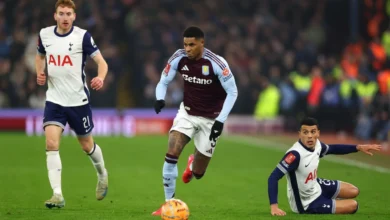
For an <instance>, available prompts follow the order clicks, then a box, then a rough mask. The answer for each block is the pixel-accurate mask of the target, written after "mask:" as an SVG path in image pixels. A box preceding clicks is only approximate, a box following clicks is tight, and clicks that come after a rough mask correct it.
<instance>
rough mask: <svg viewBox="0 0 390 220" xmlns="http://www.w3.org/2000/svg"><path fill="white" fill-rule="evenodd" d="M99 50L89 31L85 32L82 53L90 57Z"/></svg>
mask: <svg viewBox="0 0 390 220" xmlns="http://www.w3.org/2000/svg"><path fill="white" fill-rule="evenodd" d="M98 52H99V48H98V47H97V45H96V43H95V41H94V40H93V38H92V36H91V34H90V33H89V32H85V34H84V38H83V53H84V54H87V55H88V56H90V57H94V56H95V55H96V54H97V53H98Z"/></svg>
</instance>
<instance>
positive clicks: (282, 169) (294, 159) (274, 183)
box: [268, 151, 300, 216]
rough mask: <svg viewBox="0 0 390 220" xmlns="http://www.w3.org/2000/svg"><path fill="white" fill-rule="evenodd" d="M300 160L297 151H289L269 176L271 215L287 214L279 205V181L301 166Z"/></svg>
mask: <svg viewBox="0 0 390 220" xmlns="http://www.w3.org/2000/svg"><path fill="white" fill-rule="evenodd" d="M299 161H300V155H299V153H298V152H297V151H290V152H287V153H286V155H284V157H283V159H282V160H281V161H280V162H279V163H278V165H277V166H276V168H275V169H274V171H272V173H271V175H270V176H269V178H268V197H269V202H270V205H271V215H276V216H284V215H286V212H285V211H283V210H282V209H280V208H279V206H278V182H279V180H280V179H281V178H282V177H283V176H284V175H285V174H286V173H288V172H294V171H295V170H296V169H297V168H298V166H299Z"/></svg>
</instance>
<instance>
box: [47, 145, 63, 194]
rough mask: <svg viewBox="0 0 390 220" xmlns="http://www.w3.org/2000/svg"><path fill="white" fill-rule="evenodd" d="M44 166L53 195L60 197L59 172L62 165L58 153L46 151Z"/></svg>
mask: <svg viewBox="0 0 390 220" xmlns="http://www.w3.org/2000/svg"><path fill="white" fill-rule="evenodd" d="M46 165H47V170H48V175H49V181H50V185H51V188H52V189H53V192H54V194H59V195H62V190H61V171H62V164H61V158H60V152H59V151H46Z"/></svg>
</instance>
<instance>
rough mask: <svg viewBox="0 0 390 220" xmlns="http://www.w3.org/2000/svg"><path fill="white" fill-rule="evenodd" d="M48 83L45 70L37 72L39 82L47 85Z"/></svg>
mask: <svg viewBox="0 0 390 220" xmlns="http://www.w3.org/2000/svg"><path fill="white" fill-rule="evenodd" d="M45 83H46V74H45V73H44V72H41V73H38V74H37V84H38V85H40V86H43V85H45Z"/></svg>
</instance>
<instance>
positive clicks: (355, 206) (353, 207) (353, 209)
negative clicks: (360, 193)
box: [350, 200, 359, 214]
mask: <svg viewBox="0 0 390 220" xmlns="http://www.w3.org/2000/svg"><path fill="white" fill-rule="evenodd" d="M352 201H353V202H351V206H350V207H351V210H350V213H351V214H355V213H356V212H357V211H358V209H359V203H358V202H357V201H355V200H352Z"/></svg>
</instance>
